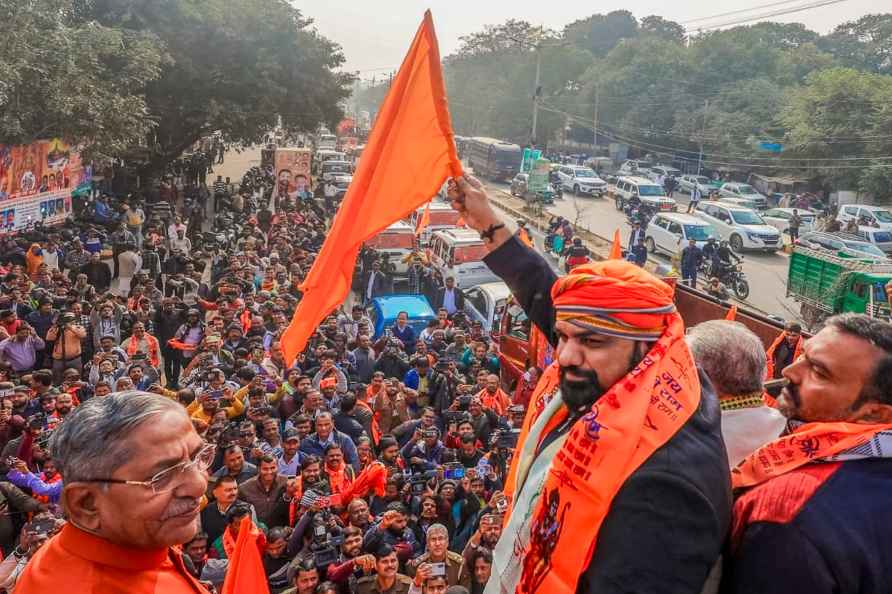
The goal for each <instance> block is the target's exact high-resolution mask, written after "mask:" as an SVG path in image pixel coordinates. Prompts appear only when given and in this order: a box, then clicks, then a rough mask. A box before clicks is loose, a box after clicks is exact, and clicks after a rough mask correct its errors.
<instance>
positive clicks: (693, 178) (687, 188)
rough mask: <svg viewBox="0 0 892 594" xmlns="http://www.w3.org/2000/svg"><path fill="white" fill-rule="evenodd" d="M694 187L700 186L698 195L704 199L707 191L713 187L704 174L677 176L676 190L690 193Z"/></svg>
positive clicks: (707, 194)
mask: <svg viewBox="0 0 892 594" xmlns="http://www.w3.org/2000/svg"><path fill="white" fill-rule="evenodd" d="M694 188H700V196H701V197H702V198H703V199H706V197H707V196H709V193H710V192H711V191H713V190H714V189H715V186H713V185H712V180H710V179H709V178H708V177H706V176H705V175H682V176H681V177H680V178H678V191H679V192H684V193H685V194H690V193H692V192H693V191H694Z"/></svg>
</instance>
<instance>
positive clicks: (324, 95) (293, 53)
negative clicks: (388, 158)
mask: <svg viewBox="0 0 892 594" xmlns="http://www.w3.org/2000/svg"><path fill="white" fill-rule="evenodd" d="M85 1H87V2H88V4H87V7H86V10H85V14H86V16H87V17H88V18H93V19H96V20H97V21H99V22H101V23H103V24H105V25H107V26H116V27H120V28H122V29H124V30H128V31H132V32H142V33H145V34H151V35H154V36H157V37H158V38H160V39H161V40H162V41H163V42H164V44H165V48H166V50H167V54H168V56H169V58H170V62H169V64H168V65H166V66H165V68H164V69H163V71H162V73H161V75H160V77H158V79H157V80H155V81H152V82H151V83H150V84H149V85H148V86H147V89H146V101H147V106H148V109H149V112H150V114H151V115H152V116H153V117H154V118H156V120H157V123H158V125H157V129H156V139H157V141H156V144H155V150H154V152H153V155H152V158H151V160H150V162H149V163H148V166H147V170H148V173H150V174H152V173H158V172H159V171H160V170H162V169H163V168H164V167H165V166H166V165H167V164H168V163H169V162H170V161H172V160H173V159H175V158H177V157H178V156H179V155H180V154H181V153H182V152H183V151H184V150H185V149H187V148H188V147H190V146H191V145H192V144H193V143H194V142H195V141H197V140H198V139H200V138H201V137H202V136H204V135H206V134H208V133H210V132H212V131H216V130H219V131H221V132H222V133H223V135H224V137H225V138H226V139H228V140H229V141H234V142H243V143H251V142H256V141H258V140H259V139H260V138H261V137H262V135H263V133H264V132H266V131H267V130H269V129H270V128H272V127H273V126H274V125H275V123H276V119H277V116H278V115H280V116H281V117H282V121H283V124H284V125H285V127H286V128H288V129H290V130H292V131H308V130H313V129H315V128H316V127H317V126H318V125H319V124H320V123H326V124H328V125H329V126H331V127H333V126H334V125H335V124H336V123H337V122H338V121H339V120H340V118H341V117H342V111H341V108H340V106H339V103H340V101H341V100H343V99H345V98H346V97H347V96H349V94H350V84H351V82H352V76H350V75H348V74H342V73H338V72H335V68H337V67H338V66H340V65H341V64H342V63H343V61H344V58H343V55H342V54H341V50H340V47H339V46H338V45H336V44H335V43H333V42H331V41H329V40H328V39H326V38H324V37H322V36H321V35H319V33H318V32H316V31H315V30H314V29H313V28H312V27H311V25H312V21H311V20H309V19H306V18H304V17H303V15H302V14H301V12H300V11H299V10H297V9H296V8H294V7H292V6H291V5H290V4H289V3H288V2H286V1H285V0H156V1H153V2H144V1H142V0H85Z"/></svg>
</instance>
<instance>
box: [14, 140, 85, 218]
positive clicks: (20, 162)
mask: <svg viewBox="0 0 892 594" xmlns="http://www.w3.org/2000/svg"><path fill="white" fill-rule="evenodd" d="M90 178H91V169H90V168H89V167H84V165H83V163H82V162H81V159H80V155H79V154H78V153H77V151H76V150H74V149H73V148H72V147H71V146H69V145H68V144H67V143H66V142H65V141H63V140H60V139H58V138H56V139H51V140H41V141H38V142H34V143H32V144H28V145H19V146H8V145H0V230H2V231H4V232H9V231H15V230H18V229H22V228H24V227H26V226H28V225H30V224H33V223H35V222H38V221H40V222H42V223H43V224H46V225H52V224H57V223H61V222H63V221H64V220H65V219H66V217H68V216H69V215H70V213H71V192H72V191H73V190H74V189H76V188H78V187H79V186H82V185H85V184H86V185H88V184H89V183H90Z"/></svg>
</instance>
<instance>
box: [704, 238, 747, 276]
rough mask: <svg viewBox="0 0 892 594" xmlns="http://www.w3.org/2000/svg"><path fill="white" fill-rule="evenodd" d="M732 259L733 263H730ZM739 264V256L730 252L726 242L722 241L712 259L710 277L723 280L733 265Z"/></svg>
mask: <svg viewBox="0 0 892 594" xmlns="http://www.w3.org/2000/svg"><path fill="white" fill-rule="evenodd" d="M732 259H733V260H734V262H733V263H732V262H731V260H732ZM740 262H741V258H740V256H738V255H737V254H735V253H734V252H733V251H732V250H731V247H730V246H729V245H728V242H727V241H725V240H722V242H721V244H719V247H718V249H717V250H716V251H715V254H714V255H713V258H712V274H711V276H717V277H718V278H719V279H723V278H725V275H726V274H727V273H728V271H729V270H730V269H731V268H732V267H733V266H734V265H735V264H739V263H740Z"/></svg>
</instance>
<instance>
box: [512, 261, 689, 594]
mask: <svg viewBox="0 0 892 594" xmlns="http://www.w3.org/2000/svg"><path fill="white" fill-rule="evenodd" d="M552 298H553V300H554V304H555V309H556V312H557V319H558V320H561V321H567V322H569V323H572V324H574V325H577V326H579V327H582V328H585V329H589V330H594V331H595V332H599V333H603V334H608V335H611V336H618V337H622V338H630V339H634V340H641V341H646V342H652V341H654V340H655V341H656V343H655V344H654V345H653V347H652V348H651V350H650V351H649V352H648V353H647V355H646V356H645V357H644V359H643V360H642V361H641V362H640V363H639V364H638V365H637V366H636V367H635V368H634V369H632V371H630V372H629V373H628V374H627V375H626V376H625V377H624V378H622V379H621V380H619V381H618V382H617V383H615V384H614V385H613V386H611V387H610V389H609V390H608V391H607V392H606V393H605V394H603V395H602V396H601V397H600V398H599V399H598V401H597V402H596V403H595V404H593V405H592V407H591V410H590V411H589V412H588V413H587V414H585V415H584V416H583V417H582V418H581V419H580V420H578V421H577V422H576V423H575V424H574V425H573V426H572V428H571V429H570V432H569V435H568V436H567V439H566V441H564V443H563V445H562V446H561V448H560V450H559V451H558V453H557V455H556V456H555V458H554V460H553V461H552V463H551V468H550V471H549V472H548V475H547V478H546V479H545V484H544V485H543V487H542V492H541V496H540V497H539V499H538V501H537V502H536V504H535V506H534V507H535V508H534V509H533V510H531V511H532V517H533V518H534V520H533V522H532V524H531V529H530V540H529V542H528V543H527V544H526V545H525V547H526V548H525V550H524V551H523V552H522V553H520V552H518V554H519V556H520V557H521V558H522V559H523V571H522V574H521V578H520V581H519V583H518V585H517V590H516V591H517V592H518V593H519V594H527V593H533V592H575V591H576V585H577V582H578V580H579V576H580V575H582V573H583V572H584V571H585V568H586V567H587V566H588V564H589V561H590V560H591V558H592V556H593V555H594V552H595V548H596V547H597V544H598V531H599V530H600V527H601V524H602V523H603V521H604V518H605V517H606V516H607V514H608V513H609V511H610V506H611V503H612V501H613V498H614V497H615V496H616V494H617V492H618V491H619V489H620V488H621V487H622V486H623V484H624V483H625V481H626V479H628V478H629V476H630V475H631V474H632V473H633V472H635V470H636V469H638V467H639V466H641V465H642V464H643V463H644V462H645V461H646V460H647V459H648V458H649V457H650V456H651V455H652V454H653V453H654V452H655V451H656V450H657V449H659V448H660V447H661V446H663V445H664V444H665V443H666V442H668V441H669V440H670V439H671V438H672V436H673V435H675V434H676V433H677V432H678V430H679V429H681V428H682V426H683V425H684V424H685V423H686V422H687V420H688V419H689V418H690V417H691V415H692V414H694V412H695V411H696V410H697V408H698V406H699V404H700V382H699V378H698V376H697V371H696V368H695V365H694V361H693V359H692V357H691V354H690V351H689V350H688V347H687V345H686V344H685V341H684V323H683V322H682V319H681V316H680V315H679V314H678V313H677V312H676V311H675V308H674V305H673V301H672V299H673V291H672V288H671V287H669V286H668V285H666V284H665V283H663V282H662V281H660V280H659V279H657V278H656V277H654V276H652V275H650V274H649V273H647V272H645V271H644V270H642V269H641V268H639V267H637V266H635V265H633V264H631V263H628V262H625V261H623V260H608V261H604V262H597V263H592V264H586V265H584V266H581V267H578V268H575V269H574V270H573V273H572V274H570V275H569V276H566V277H564V278H561V279H559V280H558V281H557V282H556V283H555V285H554V287H553V288H552ZM559 371H560V370H559V367H558V364H557V363H553V364H552V365H550V366H549V367H548V369H547V370H546V371H545V373H544V374H543V377H542V379H541V380H540V381H539V385H538V387H537V390H536V393H535V394H534V395H533V399H532V403H531V406H530V408H529V411H528V414H527V417H526V420H525V422H524V426H523V430H522V432H521V434H520V440H519V442H518V451H522V448H523V443H524V441H525V440H526V438H527V435H528V433H529V431H530V428H531V427H532V425H533V423H534V422H535V420H536V418H537V417H538V415H539V414H541V413H542V411H543V410H544V408H545V405H546V403H547V401H549V400H550V399H551V398H552V397H554V396H555V394H556V393H557V391H558V387H559V384H560V375H559ZM567 416H568V410H567V408H566V406H563V407H561V409H560V411H559V412H558V413H557V414H555V415H554V417H553V418H551V419H550V420H549V421H548V423H547V425H546V426H545V429H544V430H543V431H542V433H541V435H540V439H541V438H544V437H545V436H547V435H548V434H549V433H551V431H552V430H553V429H554V428H555V427H557V426H558V425H559V424H560V423H562V422H563V421H564V420H565V419H566V418H567ZM520 458H521V456H517V455H515V457H514V460H513V461H512V466H511V470H510V473H509V476H508V480H507V482H506V486H505V491H506V493H508V494H509V495H510V496H511V497H512V499H513V497H514V491H515V488H516V483H517V480H518V466H519V462H520ZM526 511H527V510H524V513H525V512H526Z"/></svg>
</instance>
